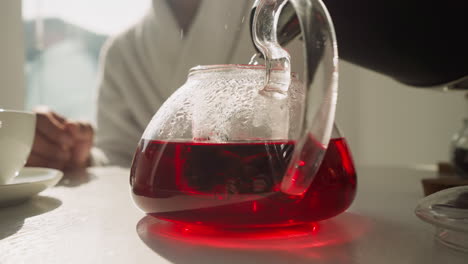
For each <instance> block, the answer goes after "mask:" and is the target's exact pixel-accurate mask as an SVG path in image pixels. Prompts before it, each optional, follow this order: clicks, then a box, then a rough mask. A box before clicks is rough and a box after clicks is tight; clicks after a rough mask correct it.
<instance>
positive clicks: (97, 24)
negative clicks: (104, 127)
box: [22, 0, 151, 122]
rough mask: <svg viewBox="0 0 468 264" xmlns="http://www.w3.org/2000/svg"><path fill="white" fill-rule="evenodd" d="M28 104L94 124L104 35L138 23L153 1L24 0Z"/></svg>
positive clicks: (30, 107)
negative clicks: (99, 61) (47, 108)
mask: <svg viewBox="0 0 468 264" xmlns="http://www.w3.org/2000/svg"><path fill="white" fill-rule="evenodd" d="M22 5H23V21H24V34H25V35H24V39H25V60H26V62H25V73H26V84H27V86H26V107H27V109H29V110H31V109H34V108H35V107H36V106H39V105H46V106H48V107H50V108H51V109H52V110H54V111H56V112H58V113H59V114H62V115H64V116H66V117H69V118H73V119H81V120H88V121H91V122H94V118H95V117H94V115H95V108H96V106H95V101H96V95H97V94H96V88H97V79H96V77H97V69H98V58H99V54H100V51H101V48H102V45H103V44H104V42H105V41H106V39H107V38H108V37H109V36H111V35H114V34H116V33H118V32H120V31H122V30H124V29H125V28H127V27H129V26H131V25H132V24H134V23H136V22H137V21H138V20H139V19H140V18H141V17H143V16H144V14H145V13H146V12H147V11H148V9H149V7H150V6H151V0H98V1H96V0H22Z"/></svg>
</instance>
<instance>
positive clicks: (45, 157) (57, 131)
mask: <svg viewBox="0 0 468 264" xmlns="http://www.w3.org/2000/svg"><path fill="white" fill-rule="evenodd" d="M35 112H36V117H37V119H36V120H37V121H36V131H35V137H34V143H33V147H32V150H31V154H30V155H29V158H28V161H27V163H26V166H31V167H46V168H54V169H58V170H76V169H81V168H85V167H87V166H89V165H90V157H91V154H90V150H91V147H92V145H93V138H94V130H93V127H92V126H91V125H90V124H89V123H85V122H77V121H70V120H67V119H66V118H64V117H62V116H60V115H58V114H56V113H54V112H52V111H50V110H47V109H39V110H37V111H35Z"/></svg>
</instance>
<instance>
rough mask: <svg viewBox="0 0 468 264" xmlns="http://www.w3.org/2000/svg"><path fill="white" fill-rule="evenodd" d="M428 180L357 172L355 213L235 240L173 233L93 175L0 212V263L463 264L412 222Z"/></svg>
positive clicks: (124, 185)
mask: <svg viewBox="0 0 468 264" xmlns="http://www.w3.org/2000/svg"><path fill="white" fill-rule="evenodd" d="M434 175H435V172H434V170H431V169H429V168H426V167H419V168H411V169H410V168H398V169H397V168H361V169H358V179H359V185H358V186H359V187H358V195H357V197H356V200H355V202H354V204H353V205H352V207H351V208H350V209H349V210H348V211H347V212H346V213H344V214H342V215H340V216H338V217H336V218H333V219H331V220H327V221H324V222H321V223H319V224H317V226H316V229H314V231H313V232H312V231H311V230H312V229H311V228H307V229H306V228H299V229H292V231H288V232H289V233H288V234H291V236H289V237H288V236H286V237H284V236H283V237H281V236H279V234H280V233H281V232H280V231H275V232H272V233H268V234H266V236H264V234H263V235H253V236H252V234H247V235H248V236H246V237H241V236H234V237H233V236H232V234H231V235H219V234H211V233H210V235H204V234H200V233H197V232H198V230H196V231H193V233H188V235H184V234H183V232H179V233H177V232H173V230H172V229H168V228H167V224H165V223H164V222H161V221H158V220H154V219H153V218H151V217H145V215H144V214H143V213H142V212H141V211H139V210H138V209H137V208H136V206H135V205H134V204H133V202H132V200H131V198H130V194H129V179H128V178H129V171H128V170H127V169H120V168H91V169H89V170H88V172H87V173H81V174H77V175H74V176H76V177H78V179H79V180H76V181H73V182H68V183H66V184H63V183H62V185H60V186H57V187H54V188H51V189H48V190H46V191H44V192H43V193H41V194H40V195H39V196H36V197H34V198H33V199H31V200H30V201H28V202H26V203H23V204H21V205H17V206H13V207H7V208H0V263H15V264H16V263H29V264H30V263H113V264H114V263H330V264H331V263H346V264H352V263H364V264H366V263H369V264H385V263H389V264H390V263H391V264H396V263H398V264H402V263H411V264H417V263H424V264H429V263H450V264H457V263H463V264H467V263H468V254H466V253H462V252H458V251H456V250H452V249H449V248H446V247H445V246H443V245H441V244H439V243H438V242H436V241H434V239H433V231H434V230H433V228H432V227H431V226H430V225H428V224H426V223H424V222H421V221H420V220H419V219H418V218H417V217H416V216H415V215H414V213H413V209H414V207H415V205H416V202H417V201H418V199H420V198H422V187H421V183H420V179H421V178H425V177H433V176H434ZM188 232H192V231H191V230H189V231H188ZM252 237H255V238H252Z"/></svg>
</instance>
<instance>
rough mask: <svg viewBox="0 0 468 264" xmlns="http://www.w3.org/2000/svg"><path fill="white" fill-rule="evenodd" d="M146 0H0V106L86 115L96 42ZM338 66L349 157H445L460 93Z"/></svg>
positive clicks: (365, 160) (399, 161)
mask: <svg viewBox="0 0 468 264" xmlns="http://www.w3.org/2000/svg"><path fill="white" fill-rule="evenodd" d="M150 6H151V0H99V1H92V0H80V1H77V0H22V1H17V0H2V1H0V34H2V37H1V38H0V108H5V109H27V110H31V109H33V108H34V107H35V106H37V105H47V106H49V107H50V108H51V109H53V110H55V111H57V112H58V113H60V114H62V115H65V116H67V117H70V118H74V119H84V120H88V121H91V122H94V121H95V120H94V114H93V113H94V110H95V109H94V107H95V100H96V87H97V83H96V82H97V80H96V77H97V76H96V73H97V70H98V58H99V54H100V50H101V48H102V45H103V44H104V42H105V41H106V39H107V38H109V37H110V36H112V35H114V34H116V33H118V32H120V31H122V30H125V28H127V27H129V26H131V25H132V24H134V23H135V22H136V21H137V20H138V19H139V18H141V17H142V16H143V15H144V14H145V12H147V10H148V8H149V7H150ZM110 7H111V8H110ZM395 59H398V58H395ZM340 71H341V72H340V88H339V99H338V110H337V111H338V112H337V120H338V121H337V122H338V124H339V126H340V128H341V129H342V131H343V132H344V135H345V136H346V138H347V139H348V142H349V144H350V146H351V150H352V152H353V155H354V159H355V161H356V163H357V164H359V165H402V166H408V165H414V164H434V163H437V162H438V161H446V160H448V155H449V154H448V153H449V143H450V140H451V137H452V136H453V134H454V133H455V132H456V131H457V130H459V129H460V128H461V126H462V120H463V118H465V116H466V114H467V113H466V112H467V108H466V102H465V99H464V93H463V92H455V91H451V92H442V91H441V90H440V89H439V90H431V89H421V88H414V87H409V86H405V85H402V84H400V83H398V82H396V81H394V80H392V79H390V78H388V77H385V76H382V75H380V74H377V73H374V72H372V71H369V70H366V69H363V68H360V67H357V66H354V65H352V64H349V63H346V62H343V61H341V64H340Z"/></svg>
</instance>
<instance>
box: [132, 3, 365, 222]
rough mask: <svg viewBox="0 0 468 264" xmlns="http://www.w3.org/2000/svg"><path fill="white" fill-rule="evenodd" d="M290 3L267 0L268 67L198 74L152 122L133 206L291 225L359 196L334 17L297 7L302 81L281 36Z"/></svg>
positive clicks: (257, 37) (259, 24)
mask: <svg viewBox="0 0 468 264" xmlns="http://www.w3.org/2000/svg"><path fill="white" fill-rule="evenodd" d="M286 3H287V1H286V0H284V1H283V0H260V1H257V3H256V6H257V8H256V11H255V16H254V23H253V33H254V34H253V38H254V43H255V45H256V47H257V48H258V50H260V51H261V52H262V54H263V58H265V65H238V64H230V65H209V66H197V67H194V68H192V69H191V70H190V72H189V75H188V79H187V81H186V83H185V84H184V85H182V87H180V88H179V89H178V90H177V91H176V92H175V93H174V94H173V95H171V97H169V99H168V100H167V101H166V102H165V103H164V104H163V105H162V106H161V108H160V109H159V110H158V112H157V113H156V114H155V115H154V116H153V119H152V120H151V122H150V123H149V125H148V126H147V128H146V130H145V132H144V133H143V136H142V139H141V141H140V143H139V146H138V148H137V150H136V153H135V156H134V160H133V164H132V168H131V175H130V184H131V186H132V196H133V199H134V201H135V203H136V204H137V205H138V206H139V207H140V208H141V209H142V210H143V211H145V212H146V213H147V214H149V215H152V216H154V217H157V218H159V219H163V220H167V221H172V222H177V223H189V224H200V225H210V226H219V227H270V226H286V225H295V224H301V223H305V222H311V221H319V220H323V219H326V218H329V217H333V216H335V215H337V214H339V213H341V212H343V211H344V210H346V209H347V208H348V207H349V205H350V204H351V202H352V201H353V199H354V195H355V191H356V175H355V170H354V165H353V162H352V159H351V156H350V152H349V149H348V147H347V145H346V142H345V140H344V138H342V137H341V135H340V133H339V131H338V129H337V128H336V126H334V113H335V104H336V96H337V77H338V76H337V48H336V39H335V35H334V30H333V26H332V24H331V21H330V17H329V15H328V13H327V11H326V9H325V7H324V5H323V3H322V2H321V1H319V0H290V3H291V4H292V5H293V7H294V8H295V10H296V11H297V14H298V17H299V21H300V23H301V28H302V32H303V34H302V35H303V40H304V44H305V45H304V46H305V56H306V60H305V63H306V69H307V70H306V72H305V73H304V74H305V83H303V82H301V81H300V80H299V78H298V77H297V75H296V74H294V73H291V71H290V66H289V65H290V61H289V60H290V58H289V54H288V53H287V52H286V51H285V50H284V49H283V48H282V47H281V46H280V45H279V44H278V41H277V38H276V25H277V23H278V16H277V15H275V14H277V13H278V12H280V11H281V9H282V8H283V7H284V5H285V4H286ZM330 138H331V139H330Z"/></svg>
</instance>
